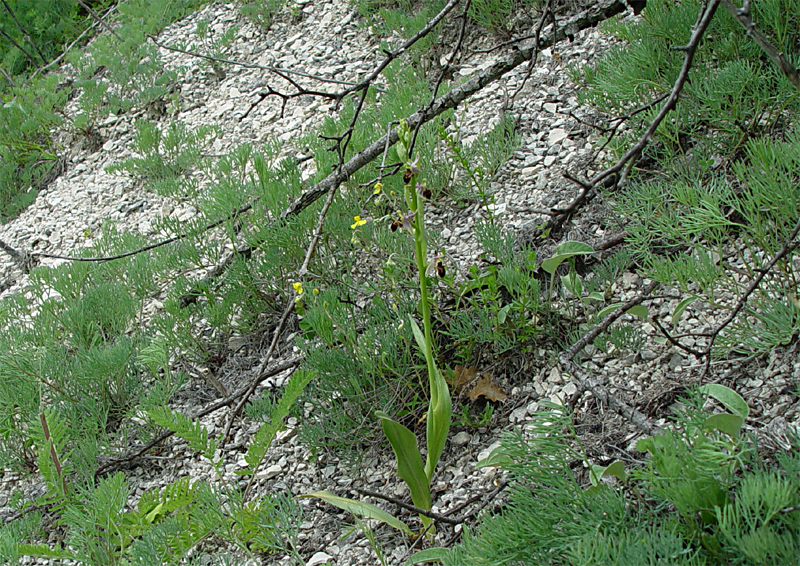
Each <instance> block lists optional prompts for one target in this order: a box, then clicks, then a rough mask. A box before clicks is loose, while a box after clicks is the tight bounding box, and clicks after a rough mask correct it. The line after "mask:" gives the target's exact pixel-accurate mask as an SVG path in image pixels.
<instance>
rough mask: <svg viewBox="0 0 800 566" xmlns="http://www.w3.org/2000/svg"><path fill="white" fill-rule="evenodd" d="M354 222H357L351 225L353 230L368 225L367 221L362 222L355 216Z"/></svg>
mask: <svg viewBox="0 0 800 566" xmlns="http://www.w3.org/2000/svg"><path fill="white" fill-rule="evenodd" d="M353 220H355V222H354V223H353V224H351V225H350V228H352V229H353V230H355V229H356V228H358V227H359V226H363V225H364V224H366V223H367V221H366V220H361V217H360V216H353Z"/></svg>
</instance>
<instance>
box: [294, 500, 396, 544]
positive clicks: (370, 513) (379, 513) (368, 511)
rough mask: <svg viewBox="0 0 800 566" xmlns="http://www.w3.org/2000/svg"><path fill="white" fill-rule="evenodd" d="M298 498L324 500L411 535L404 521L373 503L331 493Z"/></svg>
mask: <svg viewBox="0 0 800 566" xmlns="http://www.w3.org/2000/svg"><path fill="white" fill-rule="evenodd" d="M298 497H300V498H311V497H315V498H317V499H322V500H323V501H324V502H326V503H330V504H331V505H333V506H335V507H338V508H339V509H344V510H345V511H347V512H348V513H352V514H353V515H357V516H359V517H366V518H367V519H375V520H376V521H380V522H381V523H385V524H387V525H389V526H390V527H394V528H395V529H397V530H398V531H402V532H404V533H407V534H411V529H410V528H409V527H408V525H406V524H405V523H404V522H403V521H401V520H400V519H398V518H397V517H395V516H394V515H391V514H389V513H387V512H386V511H384V510H383V509H381V508H380V507H377V506H375V505H372V504H371V503H365V502H363V501H356V500H355V499H348V498H347V497H339V496H338V495H334V494H332V493H331V492H329V491H317V492H314V493H308V494H306V495H298Z"/></svg>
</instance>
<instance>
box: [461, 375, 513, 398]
mask: <svg viewBox="0 0 800 566" xmlns="http://www.w3.org/2000/svg"><path fill="white" fill-rule="evenodd" d="M467 397H469V398H470V399H472V400H473V401H477V400H478V398H479V397H486V399H488V400H489V401H503V400H504V399H505V398H506V397H508V394H507V393H506V392H505V391H503V390H502V389H500V388H499V387H498V386H497V384H496V383H495V382H494V381H492V379H491V377H489V376H488V375H487V374H483V375H481V377H480V379H478V382H477V383H476V384H475V387H473V388H472V389H470V390H469V393H467Z"/></svg>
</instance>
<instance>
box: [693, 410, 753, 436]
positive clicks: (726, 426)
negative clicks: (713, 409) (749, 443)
mask: <svg viewBox="0 0 800 566" xmlns="http://www.w3.org/2000/svg"><path fill="white" fill-rule="evenodd" d="M703 424H704V425H705V427H706V430H709V429H712V428H714V429H717V430H718V431H720V432H724V433H725V434H727V435H728V436H730V437H731V438H739V433H740V431H741V430H742V425H743V424H744V419H743V418H742V417H740V416H739V415H731V414H730V413H719V414H717V415H711V416H710V417H708V418H707V419H706V420H705V423H703Z"/></svg>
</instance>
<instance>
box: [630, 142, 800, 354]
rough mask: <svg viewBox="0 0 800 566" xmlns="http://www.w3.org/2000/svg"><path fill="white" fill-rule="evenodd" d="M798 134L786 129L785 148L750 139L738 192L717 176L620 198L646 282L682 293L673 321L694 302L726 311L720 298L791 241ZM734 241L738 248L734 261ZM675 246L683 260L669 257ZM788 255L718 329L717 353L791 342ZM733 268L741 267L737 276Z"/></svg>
mask: <svg viewBox="0 0 800 566" xmlns="http://www.w3.org/2000/svg"><path fill="white" fill-rule="evenodd" d="M798 132H800V130H798V129H797V128H795V129H794V130H793V131H791V132H788V133H787V134H786V140H785V141H777V140H751V141H749V142H748V143H747V144H746V145H745V147H744V154H745V157H746V160H745V161H742V162H738V163H737V164H735V165H734V167H733V173H734V174H735V176H736V179H737V184H738V185H739V186H740V187H741V188H740V189H734V187H733V186H731V185H730V184H728V182H727V181H725V180H723V179H722V178H719V177H717V178H714V179H713V180H711V181H710V182H702V181H700V180H699V179H698V180H695V181H693V182H690V183H680V182H676V183H669V184H661V183H649V184H640V183H635V184H633V185H632V186H631V187H630V188H629V189H628V190H627V191H626V192H625V193H624V195H623V196H622V197H621V198H620V200H619V202H618V205H617V209H618V211H619V212H620V214H626V215H627V214H629V215H630V219H631V223H630V235H631V237H630V242H631V244H632V246H633V248H634V249H635V250H636V251H637V252H638V253H639V254H640V257H641V258H642V261H643V263H644V266H645V268H646V273H647V275H648V276H649V277H652V278H653V279H655V280H656V281H659V282H662V283H664V284H666V285H670V286H673V287H676V288H677V289H679V290H680V291H681V292H682V293H683V294H684V295H685V296H686V300H685V301H684V302H681V304H679V306H678V308H677V309H676V311H675V314H674V316H673V322H674V323H675V324H677V323H678V322H679V320H680V317H681V314H682V313H683V312H684V310H685V309H686V308H687V307H688V306H689V304H691V302H693V301H694V300H699V301H702V302H704V303H706V304H708V305H710V306H711V307H712V308H715V309H719V310H720V311H723V312H724V311H729V310H730V309H731V305H730V302H729V301H728V300H727V299H726V298H725V297H726V296H728V297H729V296H740V295H741V294H742V293H743V292H744V291H745V289H746V288H747V285H748V284H749V282H750V281H751V280H752V279H753V278H754V277H756V275H757V274H758V273H759V272H760V271H761V270H763V269H764V268H765V266H766V265H767V264H768V262H769V261H770V260H771V259H772V257H773V256H774V255H775V254H776V253H777V252H778V250H779V249H780V248H781V246H783V245H784V242H786V241H787V240H788V238H789V234H790V232H791V231H792V229H793V226H794V225H795V223H796V221H797V214H796V211H797V206H798V198H797V190H796V189H797V181H796V179H795V178H794V175H793V173H792V172H793V171H795V170H796V167H797V166H798V163H800V134H799V133H798ZM732 211H735V213H736V214H735V215H733V214H731V212H732ZM732 238H737V239H738V241H740V242H741V248H739V250H740V251H735V252H733V253H732V254H731V253H729V251H728V246H729V244H728V242H730V241H731V239H732ZM679 247H683V248H684V249H688V250H690V253H689V254H686V253H684V254H680V255H676V254H671V253H669V250H672V249H676V248H679ZM793 257H794V253H793V252H790V253H789V254H788V255H787V257H786V258H784V259H783V260H781V261H780V262H778V263H777V265H775V266H774V268H773V269H772V270H771V272H770V274H769V277H767V278H765V280H764V281H763V283H762V284H761V285H760V286H759V287H758V289H757V290H756V291H755V292H754V294H753V296H752V297H751V298H750V300H749V301H748V302H747V305H746V308H745V309H743V312H742V313H741V315H740V316H739V317H737V318H736V319H735V320H734V321H733V323H732V324H731V325H730V326H729V327H728V328H727V329H725V330H724V332H722V334H721V336H720V338H719V340H718V341H717V348H716V351H715V353H716V354H717V355H719V354H722V353H726V352H731V351H737V352H743V353H744V352H767V351H769V350H771V349H772V348H774V347H775V346H777V345H779V344H786V343H788V342H789V341H790V340H791V339H792V337H793V336H795V335H796V333H797V331H798V328H800V326H799V325H800V309H798V308H797V307H796V296H795V295H796V292H795V289H796V281H797V277H798V274H797V270H796V267H795V263H794V262H793V260H792V258H793ZM736 269H743V270H744V277H742V276H739V275H738V274H737V273H736Z"/></svg>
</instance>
